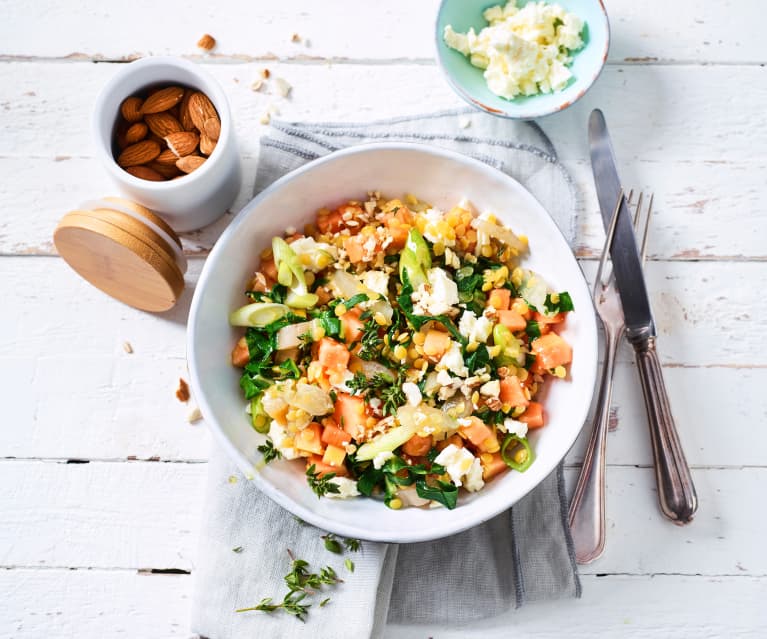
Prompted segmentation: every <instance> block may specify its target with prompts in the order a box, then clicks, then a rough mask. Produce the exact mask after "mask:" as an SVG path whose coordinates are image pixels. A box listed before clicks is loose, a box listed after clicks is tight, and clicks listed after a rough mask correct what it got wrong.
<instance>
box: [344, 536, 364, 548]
mask: <svg viewBox="0 0 767 639" xmlns="http://www.w3.org/2000/svg"><path fill="white" fill-rule="evenodd" d="M344 546H346V548H347V549H348V550H350V551H351V552H357V551H358V550H359V549H360V546H361V542H360V540H359V539H353V538H350V537H346V538H344Z"/></svg>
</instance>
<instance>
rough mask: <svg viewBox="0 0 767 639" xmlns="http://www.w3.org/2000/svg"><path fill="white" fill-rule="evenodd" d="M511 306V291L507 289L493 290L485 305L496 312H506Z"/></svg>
mask: <svg viewBox="0 0 767 639" xmlns="http://www.w3.org/2000/svg"><path fill="white" fill-rule="evenodd" d="M510 304H511V291H510V290H509V289H507V288H494V289H493V290H492V291H490V295H489V296H488V298H487V305H488V306H492V307H493V308H494V309H496V310H498V311H505V310H508V308H509V305H510Z"/></svg>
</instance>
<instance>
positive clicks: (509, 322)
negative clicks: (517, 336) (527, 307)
mask: <svg viewBox="0 0 767 639" xmlns="http://www.w3.org/2000/svg"><path fill="white" fill-rule="evenodd" d="M498 321H499V322H500V323H501V324H503V325H504V326H505V327H506V328H508V329H509V330H510V331H511V332H512V333H516V332H517V331H524V330H525V326H527V320H525V318H524V317H522V316H521V315H520V314H519V313H517V311H511V310H508V311H498Z"/></svg>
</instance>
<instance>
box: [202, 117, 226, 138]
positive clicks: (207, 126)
mask: <svg viewBox="0 0 767 639" xmlns="http://www.w3.org/2000/svg"><path fill="white" fill-rule="evenodd" d="M202 128H203V131H204V132H205V135H207V136H208V137H209V138H210V139H211V140H213V141H214V142H218V136H219V135H221V120H219V119H218V116H217V117H215V118H208V119H207V120H205V122H204V123H203V126H202Z"/></svg>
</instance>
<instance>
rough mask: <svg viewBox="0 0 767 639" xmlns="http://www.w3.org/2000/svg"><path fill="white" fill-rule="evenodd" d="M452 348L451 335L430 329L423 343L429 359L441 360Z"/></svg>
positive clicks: (425, 353)
mask: <svg viewBox="0 0 767 639" xmlns="http://www.w3.org/2000/svg"><path fill="white" fill-rule="evenodd" d="M449 347H450V335H449V334H448V333H445V332H444V331H438V330H437V329H434V328H433V329H430V330H429V331H427V333H426V339H425V341H424V343H423V352H424V355H426V356H427V357H432V358H434V359H439V358H440V357H442V356H443V355H444V354H445V353H446V352H447V349H448V348H449Z"/></svg>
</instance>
